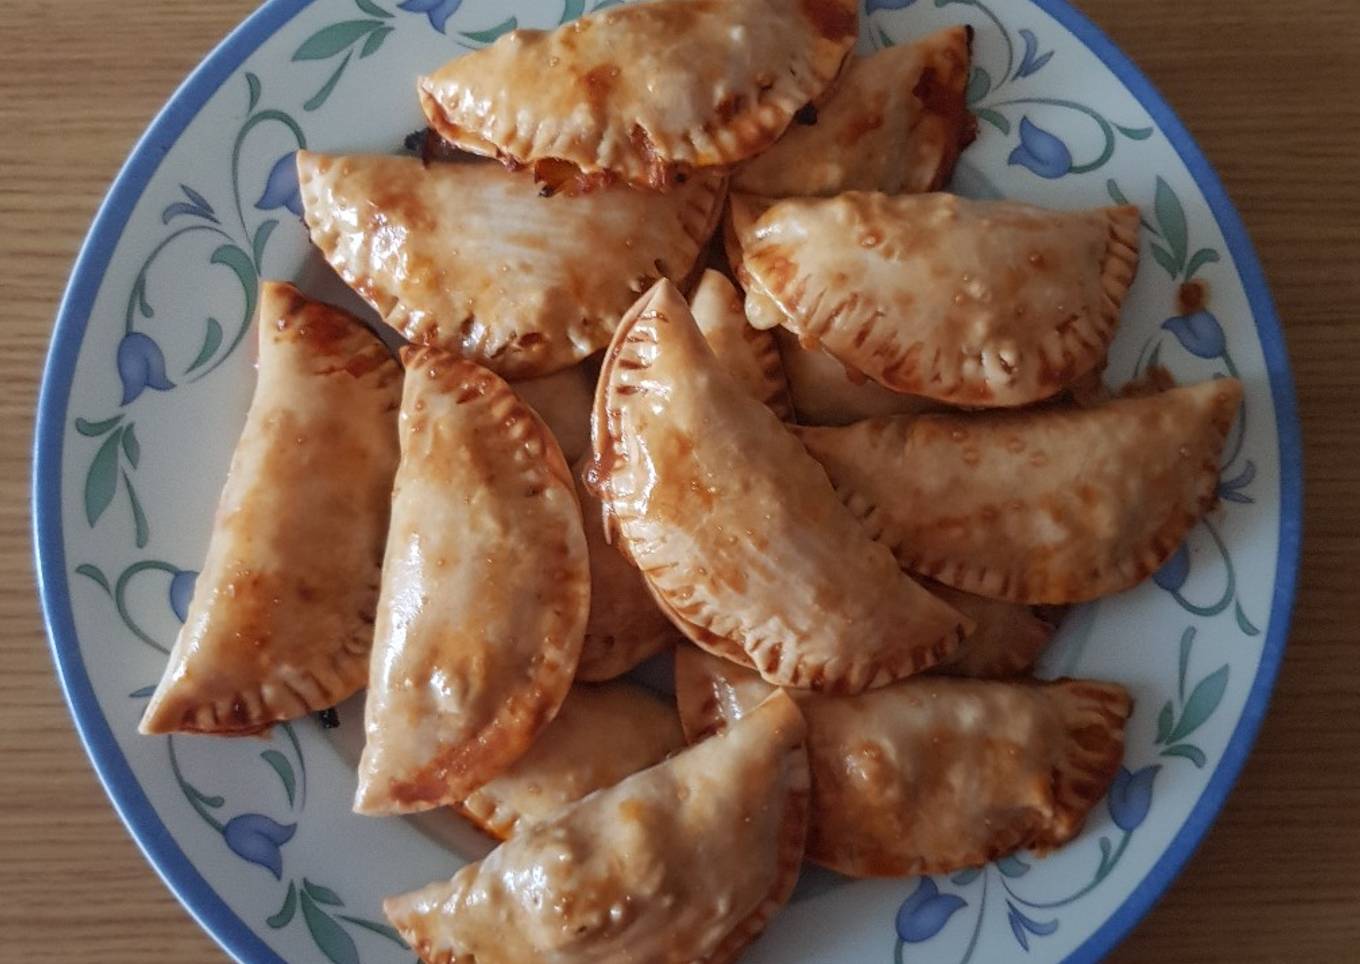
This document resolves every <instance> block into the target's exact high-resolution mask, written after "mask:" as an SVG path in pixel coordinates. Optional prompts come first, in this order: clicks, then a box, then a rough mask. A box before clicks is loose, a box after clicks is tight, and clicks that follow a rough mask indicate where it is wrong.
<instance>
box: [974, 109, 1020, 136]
mask: <svg viewBox="0 0 1360 964" xmlns="http://www.w3.org/2000/svg"><path fill="white" fill-rule="evenodd" d="M973 113H974V114H976V115H977V116H978V117H981V118H982V119H983V120H985V121H986V122H987V123H988V124H991V125H992V126H993V127H995V128H996V129H997V130H999V131H1000V132H1001V133H1003V134H1009V133H1010V132H1011V122H1010V121H1008V120H1006V118H1005V117H1003V116H1001V115H1000V114H998V113H997V112H996V111H994V110H991V109H990V108H987V107H978V108H976V109H975V110H974V111H973Z"/></svg>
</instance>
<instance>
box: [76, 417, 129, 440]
mask: <svg viewBox="0 0 1360 964" xmlns="http://www.w3.org/2000/svg"><path fill="white" fill-rule="evenodd" d="M122 420H123V416H121V415H115V416H114V417H113V418H106V419H104V421H102V422H87V421H85V419H83V418H78V419H76V431H77V432H79V433H80V434H81V435H84V436H85V437H86V438H95V437H97V436H100V435H103V434H104V433H105V432H107V431H108V430H109V429H111V428H113V427H114V426H115V425H117V424H118V423H119V422H121V421H122Z"/></svg>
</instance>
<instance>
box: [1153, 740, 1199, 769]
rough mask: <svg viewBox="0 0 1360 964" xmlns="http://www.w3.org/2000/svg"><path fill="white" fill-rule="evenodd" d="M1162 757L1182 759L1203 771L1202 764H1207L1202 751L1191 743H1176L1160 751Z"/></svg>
mask: <svg viewBox="0 0 1360 964" xmlns="http://www.w3.org/2000/svg"><path fill="white" fill-rule="evenodd" d="M1162 756H1178V757H1183V758H1184V759H1186V760H1189V761H1190V762H1191V763H1193V764H1194V765H1195V767H1196V768H1197V769H1200V770H1202V769H1204V764H1206V763H1208V762H1209V761H1208V759H1207V758H1206V757H1205V756H1204V751H1203V750H1201V749H1200V748H1199V747H1197V746H1195V745H1194V744H1193V743H1177V744H1176V745H1175V746H1169V747H1167V748H1166V749H1165V750H1163V751H1162Z"/></svg>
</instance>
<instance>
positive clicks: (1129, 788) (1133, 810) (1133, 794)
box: [1105, 765, 1161, 833]
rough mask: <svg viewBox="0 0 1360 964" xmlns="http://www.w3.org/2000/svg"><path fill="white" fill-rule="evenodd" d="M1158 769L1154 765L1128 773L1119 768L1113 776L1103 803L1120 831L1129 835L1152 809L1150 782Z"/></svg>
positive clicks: (1154, 777) (1125, 769)
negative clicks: (1107, 797) (1107, 795)
mask: <svg viewBox="0 0 1360 964" xmlns="http://www.w3.org/2000/svg"><path fill="white" fill-rule="evenodd" d="M1160 769H1161V767H1160V766H1155V765H1154V766H1147V767H1143V769H1141V770H1139V771H1138V772H1136V773H1130V772H1129V768H1128V767H1120V768H1119V772H1118V773H1116V774H1115V775H1114V781H1113V782H1112V783H1111V784H1110V795H1109V799H1107V800H1106V801H1105V803H1106V805H1107V806H1108V807H1109V808H1110V817H1111V818H1113V820H1114V822H1115V826H1117V827H1119V829H1120V830H1123V831H1125V832H1130V833H1131V832H1132V831H1133V830H1135V829H1136V828H1137V827H1138V826H1139V825H1140V824H1141V823H1142V822H1143V821H1144V820H1145V819H1146V818H1147V815H1148V810H1149V809H1151V807H1152V782H1153V780H1155V779H1156V777H1157V771H1159V770H1160Z"/></svg>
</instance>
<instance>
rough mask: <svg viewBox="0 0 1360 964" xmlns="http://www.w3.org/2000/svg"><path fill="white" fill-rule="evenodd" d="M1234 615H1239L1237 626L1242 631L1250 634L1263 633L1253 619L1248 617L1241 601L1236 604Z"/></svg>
mask: <svg viewBox="0 0 1360 964" xmlns="http://www.w3.org/2000/svg"><path fill="white" fill-rule="evenodd" d="M1233 615H1234V616H1236V617H1237V628H1238V629H1240V630H1242V632H1244V633H1246V634H1247V635H1248V636H1259V635H1261V631H1260V630H1259V629H1257V628H1256V626H1255V625H1254V624H1253V623H1252V621H1251V620H1250V619H1248V618H1247V614H1246V613H1245V612H1243V611H1242V604H1241V603H1240V602H1239V603H1237V604H1236V608H1235V609H1234V610H1233Z"/></svg>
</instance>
